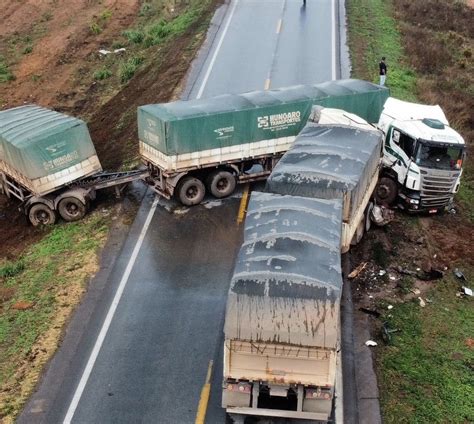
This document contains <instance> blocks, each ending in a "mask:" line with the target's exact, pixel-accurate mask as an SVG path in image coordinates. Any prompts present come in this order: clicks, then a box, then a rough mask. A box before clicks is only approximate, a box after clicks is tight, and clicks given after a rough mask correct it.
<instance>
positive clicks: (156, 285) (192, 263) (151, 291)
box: [19, 0, 339, 424]
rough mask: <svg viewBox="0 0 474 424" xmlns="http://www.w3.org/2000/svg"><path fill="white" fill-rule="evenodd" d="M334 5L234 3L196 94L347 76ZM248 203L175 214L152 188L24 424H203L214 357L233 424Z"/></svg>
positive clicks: (212, 403)
mask: <svg viewBox="0 0 474 424" xmlns="http://www.w3.org/2000/svg"><path fill="white" fill-rule="evenodd" d="M334 3H335V4H334V5H333V2H332V1H331V0H317V1H316V0H307V6H306V8H303V7H302V1H299V0H233V1H232V2H231V3H230V4H229V5H228V6H227V7H224V8H223V9H221V10H220V12H218V15H217V16H218V18H217V21H216V22H214V26H213V28H211V31H210V34H212V37H211V39H210V41H209V43H208V44H209V45H208V48H207V49H204V50H203V51H202V52H201V54H200V57H199V58H198V59H197V60H196V64H195V67H194V69H195V71H194V72H193V73H192V74H191V77H190V81H189V83H188V89H187V95H186V97H188V98H196V97H209V96H213V95H217V94H223V93H229V92H231V93H238V92H245V91H251V90H262V89H264V88H276V87H280V86H289V85H294V84H303V83H317V82H321V81H326V80H329V79H333V78H336V77H339V72H338V71H337V69H336V68H337V64H338V61H337V60H334V59H333V55H334V54H335V52H336V50H335V47H334V46H335V43H336V42H337V31H338V29H337V25H335V24H334V21H333V16H334V14H335V13H336V10H337V1H336V0H334ZM333 25H335V26H334V27H333ZM239 202H240V199H239V198H238V195H237V196H236V197H233V198H230V199H226V200H224V201H222V202H212V201H211V202H210V203H207V204H204V205H200V206H196V207H193V208H190V209H182V208H178V209H176V206H177V205H176V204H174V203H173V202H168V201H163V200H160V202H159V203H158V205H156V201H155V200H154V197H153V195H152V194H151V193H150V192H148V193H147V195H146V196H145V199H144V201H143V203H142V206H141V208H140V211H139V213H138V216H137V218H136V221H135V222H134V224H133V226H132V229H131V231H130V233H129V235H128V237H127V238H126V240H120V239H118V240H117V241H116V243H115V245H113V246H111V247H110V249H111V250H110V252H109V256H108V259H107V252H106V260H105V263H106V264H107V265H106V269H102V270H101V273H100V274H99V275H98V276H97V277H96V278H95V279H94V282H93V283H94V284H93V285H92V288H91V290H90V292H89V293H88V294H87V296H86V298H85V301H84V303H83V305H81V307H80V308H79V310H78V312H77V313H76V315H75V317H74V319H73V321H72V322H71V325H70V327H69V328H68V332H67V334H66V337H65V340H64V344H63V346H62V347H61V349H60V350H59V352H58V354H57V355H56V356H55V358H54V359H53V361H52V363H51V365H50V367H49V369H48V372H47V373H46V375H45V378H44V379H43V382H42V384H41V386H40V388H39V390H38V392H37V393H36V394H35V395H34V397H33V398H32V399H31V401H30V402H29V403H28V405H27V407H26V408H25V411H24V412H23V414H22V415H21V417H20V419H19V422H20V423H21V422H25V423H31V422H34V423H48V424H51V423H60V422H63V421H64V422H69V420H71V422H73V423H135V422H143V423H193V422H194V421H195V417H196V414H197V409H198V403H199V400H200V396H201V390H202V387H203V385H204V383H205V379H206V373H207V371H208V368H209V364H210V361H214V365H213V368H212V378H211V396H210V400H209V404H208V408H207V415H206V422H208V423H223V422H225V413H224V410H223V409H222V408H221V407H220V396H221V394H220V390H221V381H222V377H221V376H222V346H223V332H222V328H223V318H224V310H225V303H226V296H227V290H228V286H229V282H230V276H231V273H232V269H233V262H234V258H235V256H236V253H237V251H238V248H239V242H240V238H241V228H240V226H239V225H238V223H237V213H238V209H239ZM155 208H156V209H155ZM150 211H151V212H150ZM144 225H149V226H148V229H147V230H146V231H145V230H144ZM117 237H118V236H117ZM140 243H141V245H140ZM122 244H123V247H120V246H122ZM114 252H115V253H114ZM114 255H116V256H114ZM107 261H108V262H107ZM117 293H119V295H117ZM111 312H113V313H112V314H111ZM65 418H66V419H65Z"/></svg>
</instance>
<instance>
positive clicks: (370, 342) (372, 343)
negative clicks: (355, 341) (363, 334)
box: [365, 340, 377, 347]
mask: <svg viewBox="0 0 474 424" xmlns="http://www.w3.org/2000/svg"><path fill="white" fill-rule="evenodd" d="M365 345H366V346H368V347H374V346H377V342H374V341H373V340H367V341H366V342H365Z"/></svg>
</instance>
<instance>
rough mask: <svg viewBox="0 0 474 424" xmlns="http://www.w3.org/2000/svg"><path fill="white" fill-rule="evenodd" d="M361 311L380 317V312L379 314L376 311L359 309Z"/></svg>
mask: <svg viewBox="0 0 474 424" xmlns="http://www.w3.org/2000/svg"><path fill="white" fill-rule="evenodd" d="M359 311H361V312H364V314H368V315H372V316H374V317H376V318H378V317H379V316H380V312H377V311H376V310H375V309H367V308H359Z"/></svg>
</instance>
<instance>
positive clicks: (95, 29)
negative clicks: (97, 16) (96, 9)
mask: <svg viewBox="0 0 474 424" xmlns="http://www.w3.org/2000/svg"><path fill="white" fill-rule="evenodd" d="M89 31H90V33H91V34H95V35H99V34H100V33H101V32H102V27H101V26H100V25H99V24H98V23H97V22H92V23H91V24H90V25H89Z"/></svg>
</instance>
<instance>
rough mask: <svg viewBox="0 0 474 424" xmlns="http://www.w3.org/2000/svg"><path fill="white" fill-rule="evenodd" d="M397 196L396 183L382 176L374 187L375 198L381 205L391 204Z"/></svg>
mask: <svg viewBox="0 0 474 424" xmlns="http://www.w3.org/2000/svg"><path fill="white" fill-rule="evenodd" d="M397 196H398V185H397V183H396V182H395V181H393V180H392V179H391V178H389V177H382V178H380V181H379V182H378V183H377V187H375V200H376V202H377V203H379V204H382V205H387V206H388V205H391V204H392V203H393V202H394V201H395V199H396V198H397Z"/></svg>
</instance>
